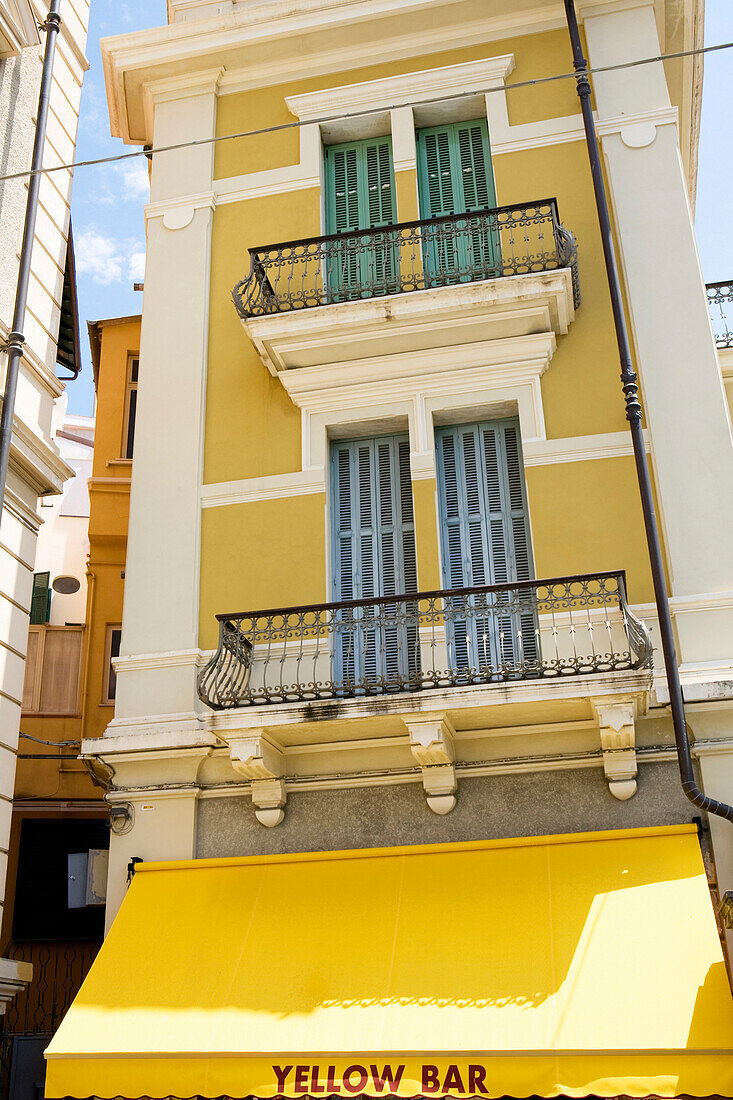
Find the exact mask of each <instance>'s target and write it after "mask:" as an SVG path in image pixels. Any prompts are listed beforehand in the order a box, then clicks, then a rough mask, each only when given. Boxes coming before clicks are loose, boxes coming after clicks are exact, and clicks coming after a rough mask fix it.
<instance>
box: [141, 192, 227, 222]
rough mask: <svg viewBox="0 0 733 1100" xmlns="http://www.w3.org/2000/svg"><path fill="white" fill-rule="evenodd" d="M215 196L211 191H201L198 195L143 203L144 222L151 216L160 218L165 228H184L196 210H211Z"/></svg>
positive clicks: (214, 204)
mask: <svg viewBox="0 0 733 1100" xmlns="http://www.w3.org/2000/svg"><path fill="white" fill-rule="evenodd" d="M215 206H216V196H215V195H214V192H213V191H203V192H201V193H199V194H198V195H184V196H183V197H181V198H175V199H160V200H159V201H158V202H149V203H147V204H146V205H145V207H144V211H145V224H146V225H147V223H148V221H149V220H150V219H151V218H162V219H163V225H164V226H165V228H166V229H170V230H176V229H185V227H186V226H187V225H190V223H191V221H192V220H193V215H194V213H195V211H196V210H213V209H214V207H215Z"/></svg>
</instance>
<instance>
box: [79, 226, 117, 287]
mask: <svg viewBox="0 0 733 1100" xmlns="http://www.w3.org/2000/svg"><path fill="white" fill-rule="evenodd" d="M74 254H75V259H76V270H77V271H78V272H80V273H81V274H82V275H90V276H91V278H92V279H93V281H94V282H95V283H101V284H102V285H103V286H109V284H110V283H116V282H119V281H120V279H121V278H122V263H123V257H122V256H120V245H119V242H118V241H115V240H114V239H113V238H112V237H103V236H102V234H101V233H97V232H95V230H93V229H90V230H88V231H87V232H86V233H82V234H81V235H80V236H79V237H78V238H77V239H76V241H75V242H74Z"/></svg>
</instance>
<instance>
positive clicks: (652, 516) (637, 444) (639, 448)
mask: <svg viewBox="0 0 733 1100" xmlns="http://www.w3.org/2000/svg"><path fill="white" fill-rule="evenodd" d="M565 15H566V18H567V24H568V31H569V33H570V42H571V45H572V48H573V67H574V69H575V72H576V81H577V91H578V98H579V99H580V106H581V110H582V112H583V125H584V127H585V138H586V143H587V146H588V158H589V160H590V170H591V175H592V177H593V190H594V192H595V200H596V210H597V212H598V223H599V227H600V231H601V241H602V243H603V257H604V260H605V263H606V275H607V277H608V289H609V292H610V295H611V306H612V309H613V321H614V325H615V327H616V342H617V344H618V351H619V357H620V360H621V384H622V386H623V391H624V396H625V399H626V419H627V420H628V422H629V429H630V431H631V439H632V442H633V447H634V460H635V462H636V476H637V480H638V482H639V493H640V495H641V507H642V512H643V514H644V526H645V528H646V541H647V547H648V550H649V561H650V564H651V571H652V581H653V583H654V601H655V603H656V607H657V614H658V616H659V633H660V635H661V639H662V651H663V653H664V667H665V672H666V676H667V686H668V688H669V701H670V706H671V710H672V722H673V725H674V736H675V741H676V744H677V760H678V762H679V768H680V778H681V780H682V790H683V791H684V792H685V795H686V796H687V798H689V800H690V802H692V803H693V805H694V806H697V807H698V808H699V809H701V810H707V811H708V812H709V813H711V814H717V816H718V817H724V818H726V819H727V820H728V821H733V806H729V805H727V804H726V803H725V802H718V801H717V800H716V799H714V798H710V797H708V795H706V794H703V792H702V791H701V790H700V788H699V787H698V785H697V782H696V780H695V773H694V771H693V767H692V756H691V754H690V742H689V738H688V733H687V722H686V720H685V704H684V700H683V697H682V685H681V684H680V674H679V669H678V667H677V653H676V650H675V642H674V632H673V629H672V616H671V613H670V610H669V598H668V595H667V583H666V580H665V577H664V564H663V561H662V547H661V542H660V539H659V527H658V525H657V517H656V512H655V509H654V497H653V495H652V482H651V475H650V472H649V462H648V460H647V456H646V447H645V445H644V432H643V429H642V426H641V417H642V409H641V403H640V401H639V387H638V384H637V378H636V372H635V371H634V368H633V365H632V361H631V345H630V342H629V333H628V328H627V325H626V315H625V313H624V307H623V300H622V297H621V283H620V280H619V275H618V264H617V261H616V250H615V248H614V244H613V236H612V234H611V221H610V218H609V214H608V201H607V199H606V186H605V183H604V181H603V173H602V171H601V157H600V152H599V149H598V137H597V135H596V126H595V121H594V119H593V110H592V108H591V103H590V95H591V89H590V82H589V80H588V63H587V61H586V59H585V57H584V56H583V47H582V44H581V41H580V33H579V31H578V19H577V16H576V14H575V4H574V0H565Z"/></svg>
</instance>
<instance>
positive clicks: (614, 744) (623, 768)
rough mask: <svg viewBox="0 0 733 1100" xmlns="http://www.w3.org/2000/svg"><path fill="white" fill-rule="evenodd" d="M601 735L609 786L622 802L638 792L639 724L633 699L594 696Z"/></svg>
mask: <svg viewBox="0 0 733 1100" xmlns="http://www.w3.org/2000/svg"><path fill="white" fill-rule="evenodd" d="M591 704H592V706H593V709H594V711H595V714H596V720H597V722H598V727H599V731H600V735H601V750H602V751H603V770H604V772H605V773H606V779H607V780H608V789H609V790H610V792H611V794H612V795H613V797H614V798H618V799H619V800H620V801H621V802H625V801H626V800H627V799H629V798H632V797H633V796H634V795H635V794H636V776H637V772H638V769H637V766H636V727H635V723H634V703H633V702H631V701H628V700H626V701H619V700H618V699H613V700H604V699H591Z"/></svg>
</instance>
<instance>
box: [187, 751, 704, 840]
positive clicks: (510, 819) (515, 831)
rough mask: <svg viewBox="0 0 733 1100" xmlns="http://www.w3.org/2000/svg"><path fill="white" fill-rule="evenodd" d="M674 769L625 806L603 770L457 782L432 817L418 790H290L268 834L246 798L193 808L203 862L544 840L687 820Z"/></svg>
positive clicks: (658, 767) (645, 770)
mask: <svg viewBox="0 0 733 1100" xmlns="http://www.w3.org/2000/svg"><path fill="white" fill-rule="evenodd" d="M694 813H695V810H694V807H693V806H692V805H691V804H690V803H689V802H688V801H687V799H686V798H685V797H684V795H683V794H682V791H681V789H680V784H679V777H678V772H677V766H676V764H673V763H649V764H644V765H643V767H642V768H641V772H640V775H639V790H638V792H637V794H636V795H635V796H634V798H632V799H630V800H629V801H628V802H619V801H618V800H617V799H615V798H614V797H613V796H612V795H611V794H609V791H608V786H607V784H606V782H605V780H604V778H603V772H602V771H601V769H600V768H584V769H578V770H572V771H547V772H534V773H528V774H514V775H502V776H491V777H480V778H473V779H461V780H460V785H459V788H458V803H457V805H456V808H455V809H454V810H453V812H452V813H450V814H448V815H447V816H446V817H438V816H436V815H435V814H433V813H432V812H431V811H430V810H429V809H428V808H427V805H426V803H425V797H424V795H423V790H422V787H421V785H420V784H418V783H415V784H405V785H403V786H395V787H369V788H361V789H355V790H340V791H312V792H303V793H294V794H293V793H291V794H289V795H288V802H287V807H286V811H285V820H284V821H283V823H282V824H281V825H278V826H276V828H274V829H266V828H263V826H262V825H260V824H259V823H258V822H257V820H256V819H255V816H254V812H253V809H252V802H251V799H249V798H248V797H227V798H204V799H202V800H201V802H200V803H199V808H198V825H197V838H196V854H197V856H198V857H200V858H207V857H216V856H239V855H257V854H263V855H264V854H268V855H269V854H273V853H281V852H282V853H284V852H308V851H323V850H328V849H338V848H374V847H381V846H384V847H389V846H391V845H397V844H432V843H441V842H445V841H459V840H485V839H490V838H499V837H509V836H542V835H545V834H552V833H566V832H584V831H594V830H598V829H624V828H639V827H642V826H645V825H670V824H679V823H683V822H690V821H692V818H693V815H694Z"/></svg>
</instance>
